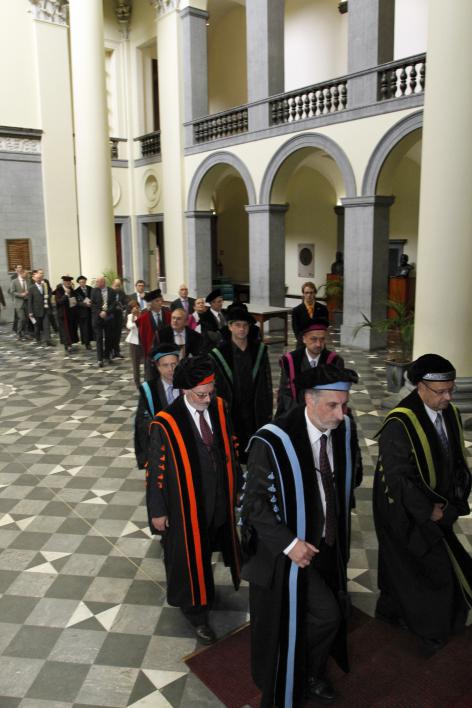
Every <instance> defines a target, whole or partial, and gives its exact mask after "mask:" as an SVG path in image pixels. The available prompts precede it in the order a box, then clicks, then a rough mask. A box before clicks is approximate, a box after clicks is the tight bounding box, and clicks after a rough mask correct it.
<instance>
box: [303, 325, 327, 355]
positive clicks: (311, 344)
mask: <svg viewBox="0 0 472 708" xmlns="http://www.w3.org/2000/svg"><path fill="white" fill-rule="evenodd" d="M303 344H304V345H305V347H306V348H307V350H308V352H309V354H311V356H312V357H314V358H316V357H317V356H318V355H319V354H320V353H321V352H322V350H323V349H324V348H325V346H326V332H324V331H323V330H319V331H318V330H313V331H312V332H307V333H306V334H304V335H303Z"/></svg>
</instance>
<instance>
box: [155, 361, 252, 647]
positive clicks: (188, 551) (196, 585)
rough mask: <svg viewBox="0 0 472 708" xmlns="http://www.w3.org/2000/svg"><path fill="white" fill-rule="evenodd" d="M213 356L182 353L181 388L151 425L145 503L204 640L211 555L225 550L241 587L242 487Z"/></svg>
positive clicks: (210, 636)
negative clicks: (239, 521) (217, 391)
mask: <svg viewBox="0 0 472 708" xmlns="http://www.w3.org/2000/svg"><path fill="white" fill-rule="evenodd" d="M214 380H215V374H214V366H213V362H212V360H211V359H210V358H209V357H206V356H196V357H191V358H186V359H183V360H182V361H181V362H180V364H179V365H178V366H177V367H176V369H175V371H174V378H173V385H174V387H175V388H178V389H182V390H183V392H184V395H183V396H179V398H177V399H176V400H175V401H174V403H172V404H171V405H170V406H169V407H168V408H166V410H165V411H161V412H160V413H158V414H157V415H156V416H155V418H154V419H153V421H152V423H151V427H150V444H149V457H148V459H149V464H148V468H147V485H148V487H147V503H148V514H149V521H150V527H151V531H152V532H153V533H158V534H161V536H162V545H163V547H164V563H165V568H166V576H167V601H168V603H169V605H173V606H175V607H180V608H181V610H182V612H183V614H184V615H185V617H186V618H187V620H188V621H189V622H190V624H191V625H192V626H193V628H194V631H195V634H196V636H197V638H198V639H199V640H200V642H202V643H203V644H212V643H213V642H214V641H215V639H216V637H215V633H214V631H213V629H212V628H211V626H210V624H209V610H210V608H211V604H212V601H213V598H214V594H215V586H214V581H213V573H212V567H211V556H212V552H213V551H220V552H221V553H222V556H223V560H224V563H225V565H227V566H230V569H231V574H232V579H233V584H234V587H235V589H238V587H239V568H240V549H239V541H238V536H237V533H236V523H235V513H234V509H235V505H236V495H237V493H238V490H239V487H240V483H241V480H240V472H239V467H238V464H237V462H236V458H235V454H234V449H233V440H232V432H231V422H230V418H229V416H228V414H227V412H226V405H225V403H224V401H223V399H222V398H218V397H217V396H215V395H214V389H215V384H214Z"/></svg>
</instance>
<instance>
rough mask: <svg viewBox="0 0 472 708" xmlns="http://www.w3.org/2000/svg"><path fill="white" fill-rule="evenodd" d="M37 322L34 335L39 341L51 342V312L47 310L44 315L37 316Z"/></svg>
mask: <svg viewBox="0 0 472 708" xmlns="http://www.w3.org/2000/svg"><path fill="white" fill-rule="evenodd" d="M35 319H36V324H35V325H34V337H35V339H36V341H37V342H39V341H41V340H42V341H43V342H49V341H50V339H51V332H50V329H49V313H48V312H47V310H46V311H45V313H44V315H43V316H42V317H35Z"/></svg>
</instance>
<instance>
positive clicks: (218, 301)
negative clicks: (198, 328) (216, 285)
mask: <svg viewBox="0 0 472 708" xmlns="http://www.w3.org/2000/svg"><path fill="white" fill-rule="evenodd" d="M222 307H223V298H222V297H221V296H220V297H215V299H214V300H212V301H211V309H212V310H214V311H215V312H219V311H220V310H221V308H222Z"/></svg>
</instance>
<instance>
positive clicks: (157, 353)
mask: <svg viewBox="0 0 472 708" xmlns="http://www.w3.org/2000/svg"><path fill="white" fill-rule="evenodd" d="M169 354H173V355H174V356H176V357H177V358H179V356H180V352H179V350H178V348H177V347H176V346H175V344H171V343H170V342H162V344H158V345H157V347H154V349H152V351H151V353H150V354H149V357H150V358H151V360H152V361H158V360H159V359H161V358H162V357H163V356H169Z"/></svg>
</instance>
